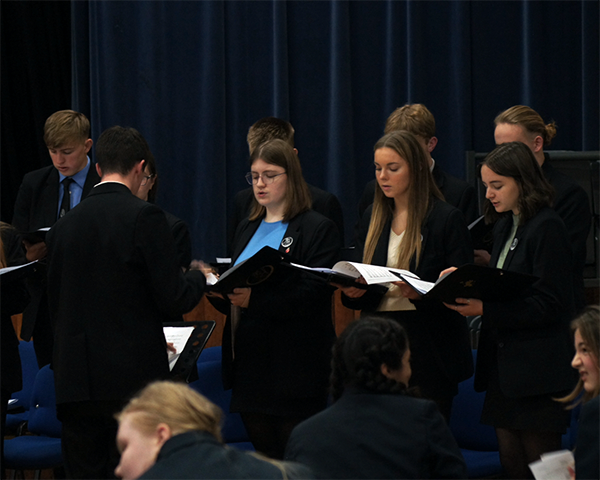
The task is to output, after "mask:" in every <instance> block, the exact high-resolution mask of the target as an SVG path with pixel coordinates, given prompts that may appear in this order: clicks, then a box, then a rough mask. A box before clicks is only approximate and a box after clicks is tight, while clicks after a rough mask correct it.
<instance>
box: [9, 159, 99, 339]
mask: <svg viewBox="0 0 600 480" xmlns="http://www.w3.org/2000/svg"><path fill="white" fill-rule="evenodd" d="M59 178H60V177H59V174H58V170H56V168H54V166H53V165H50V166H48V167H44V168H40V169H38V170H34V171H33V172H30V173H28V174H26V175H25V177H23V182H22V183H21V186H20V187H19V193H18V194H17V200H16V202H15V209H14V215H13V220H12V225H13V226H14V227H15V228H16V229H17V230H18V231H19V232H21V233H26V232H32V231H34V230H38V229H40V228H44V227H51V226H52V225H54V223H55V222H56V219H57V217H58V192H59ZM98 182H100V177H99V176H98V172H96V165H95V164H94V163H93V162H90V168H89V170H88V174H87V177H86V179H85V183H84V185H83V191H82V192H81V199H82V200H83V199H84V198H85V197H86V196H87V195H88V194H89V193H90V192H91V190H92V188H94V185H96V184H97V183H98ZM44 267H45V265H43V264H40V265H38V266H37V267H36V270H37V274H35V273H34V274H33V275H32V277H31V278H30V279H29V280H28V282H27V285H28V288H29V291H30V293H31V302H30V304H29V305H28V306H27V308H26V309H25V311H24V312H23V324H22V327H21V338H23V339H24V340H29V339H30V338H31V335H32V333H33V329H34V326H35V322H36V321H38V320H39V321H40V322H48V317H47V313H46V311H47V309H46V308H45V307H44V306H43V305H42V306H41V307H40V303H41V302H46V299H45V298H44V295H45V283H44V280H45V275H46V270H45V268H44ZM37 340H38V341H40V342H41V341H47V340H50V339H37Z"/></svg>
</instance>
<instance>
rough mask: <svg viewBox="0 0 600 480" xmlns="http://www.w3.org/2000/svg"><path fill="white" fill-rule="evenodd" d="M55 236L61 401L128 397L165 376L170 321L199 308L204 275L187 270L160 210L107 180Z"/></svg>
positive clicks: (51, 243) (53, 309)
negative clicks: (167, 322) (166, 326)
mask: <svg viewBox="0 0 600 480" xmlns="http://www.w3.org/2000/svg"><path fill="white" fill-rule="evenodd" d="M46 240H47V245H48V293H49V295H48V300H49V306H50V313H51V317H52V320H53V323H54V327H55V348H54V357H53V368H54V376H55V382H56V401H57V403H58V404H60V403H65V402H77V401H86V400H96V401H113V400H124V399H126V398H127V397H128V396H129V395H131V394H133V393H134V392H136V391H137V390H138V389H140V388H141V387H142V386H143V385H145V384H146V383H147V382H148V381H150V380H154V379H157V378H161V377H165V376H166V375H167V374H168V371H169V370H168V363H167V352H166V344H165V337H164V334H163V330H162V328H163V327H162V322H163V320H164V319H165V318H170V317H173V316H176V315H181V314H183V313H186V312H188V311H190V310H192V309H193V308H194V307H195V306H196V305H197V304H198V302H199V301H200V299H201V297H202V293H203V288H204V285H205V279H204V275H203V274H202V273H201V272H199V271H190V272H188V273H186V274H185V275H184V274H183V273H182V271H181V268H180V266H179V261H178V259H177V253H176V248H175V243H174V241H173V236H172V235H171V231H170V230H169V227H168V225H167V221H166V219H165V216H164V214H163V212H162V211H161V210H160V208H158V207H157V206H155V205H152V204H150V203H147V202H144V201H143V200H140V199H139V198H137V197H135V196H134V195H133V194H132V193H131V192H130V190H129V189H128V188H127V187H126V186H125V185H123V184H120V183H104V184H101V185H98V186H97V187H96V188H94V190H93V191H92V192H91V193H90V194H89V196H88V197H87V198H86V199H85V200H84V201H82V202H81V203H80V204H79V205H78V206H77V207H75V208H74V209H72V210H71V211H70V212H69V214H68V215H65V216H64V217H63V218H61V219H60V220H58V221H57V222H56V224H55V225H54V227H52V229H51V230H50V232H49V233H48V235H47V237H46Z"/></svg>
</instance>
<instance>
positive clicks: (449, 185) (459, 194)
mask: <svg viewBox="0 0 600 480" xmlns="http://www.w3.org/2000/svg"><path fill="white" fill-rule="evenodd" d="M431 173H432V175H433V180H434V181H435V184H436V185H437V187H438V188H439V189H440V191H441V192H442V194H443V195H444V199H445V200H446V202H448V203H449V204H450V205H452V206H453V207H456V208H458V209H459V210H460V211H461V212H462V213H463V215H464V216H465V221H466V222H467V224H470V223H471V222H473V221H474V220H476V219H477V217H478V216H479V207H478V204H477V192H476V191H475V188H474V187H473V185H471V184H470V183H468V182H465V181H464V180H461V179H459V178H456V177H453V176H452V175H450V174H448V173H446V172H444V171H443V170H442V169H441V168H440V167H439V166H438V164H437V163H436V164H435V165H434V167H433V172H431ZM376 185H377V180H376V179H373V180H371V181H370V182H369V183H367V185H366V186H365V191H364V192H363V194H362V196H361V197H360V201H359V202H358V218H359V222H360V219H361V218H362V217H363V215H364V213H365V211H366V210H367V207H368V206H369V205H372V204H373V198H374V197H375V186H376Z"/></svg>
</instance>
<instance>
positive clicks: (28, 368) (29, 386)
mask: <svg viewBox="0 0 600 480" xmlns="http://www.w3.org/2000/svg"><path fill="white" fill-rule="evenodd" d="M19 356H20V357H21V370H22V372H23V388H22V389H21V390H19V391H18V392H14V393H13V394H12V395H11V398H14V399H16V400H17V401H16V402H15V403H13V404H12V406H11V408H17V407H23V408H24V409H25V410H29V404H30V402H31V393H32V391H33V384H34V382H35V376H36V375H37V373H38V372H39V370H40V369H39V368H38V364H37V357H36V356H35V350H34V349H33V342H26V341H24V340H21V341H20V342H19Z"/></svg>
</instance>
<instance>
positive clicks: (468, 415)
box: [450, 350, 498, 452]
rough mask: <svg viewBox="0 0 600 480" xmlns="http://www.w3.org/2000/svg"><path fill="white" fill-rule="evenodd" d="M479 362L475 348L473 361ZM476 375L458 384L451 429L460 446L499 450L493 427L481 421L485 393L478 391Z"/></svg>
mask: <svg viewBox="0 0 600 480" xmlns="http://www.w3.org/2000/svg"><path fill="white" fill-rule="evenodd" d="M476 362H477V350H473V363H474V364H475V363H476ZM473 380H474V377H471V378H468V379H467V380H465V381H463V382H461V383H460V384H459V385H458V395H456V397H454V403H453V404H452V413H451V415H450V430H451V431H452V434H453V435H454V438H456V442H457V443H458V446H459V447H460V448H466V449H469V450H476V451H480V452H495V451H498V439H497V438H496V432H495V430H494V428H493V427H491V426H489V425H482V424H481V423H480V422H479V419H480V418H481V412H482V410H483V400H484V398H485V393H483V392H481V393H480V392H476V391H475V387H474V384H473Z"/></svg>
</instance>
